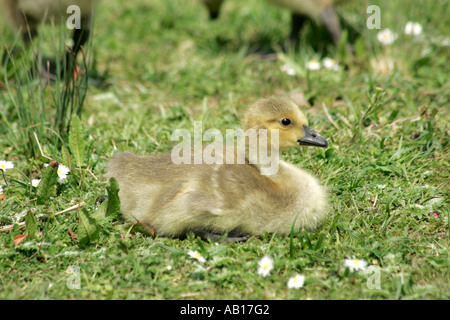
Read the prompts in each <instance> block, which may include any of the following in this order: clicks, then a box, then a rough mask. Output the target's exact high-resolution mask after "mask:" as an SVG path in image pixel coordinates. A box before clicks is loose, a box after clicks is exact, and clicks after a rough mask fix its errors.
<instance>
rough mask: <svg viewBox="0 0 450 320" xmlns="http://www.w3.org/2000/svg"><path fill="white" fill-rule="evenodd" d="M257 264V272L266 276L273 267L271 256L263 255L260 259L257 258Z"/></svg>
mask: <svg viewBox="0 0 450 320" xmlns="http://www.w3.org/2000/svg"><path fill="white" fill-rule="evenodd" d="M258 265H259V268H258V274H259V275H261V276H263V277H266V276H268V275H269V273H270V271H271V270H272V269H273V259H272V258H271V257H268V256H264V257H262V259H261V260H259V262H258Z"/></svg>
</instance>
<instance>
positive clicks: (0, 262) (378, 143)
mask: <svg viewBox="0 0 450 320" xmlns="http://www.w3.org/2000/svg"><path fill="white" fill-rule="evenodd" d="M404 3H405V2H404V1H394V2H392V1H376V3H371V4H377V5H379V6H380V8H381V19H382V23H381V27H382V28H389V29H391V30H392V31H394V32H396V33H398V38H397V40H396V41H395V42H394V43H393V44H392V45H391V46H382V45H381V44H379V43H378V42H377V40H376V33H377V32H378V30H369V29H367V28H366V19H367V17H368V15H367V14H366V11H365V10H366V7H364V6H361V5H359V3H358V2H357V1H354V2H350V3H348V4H345V5H343V6H340V7H339V9H338V11H339V13H340V14H341V15H342V16H343V17H344V18H345V20H346V21H347V22H348V23H349V24H350V25H351V26H353V27H354V28H355V29H357V30H358V31H359V32H360V33H361V38H360V39H359V40H356V43H355V57H354V58H351V57H349V56H348V55H346V54H345V53H343V52H342V51H338V52H336V51H335V50H334V49H333V48H331V47H330V46H328V45H327V42H323V43H319V45H318V48H317V50H318V51H315V50H313V49H312V48H311V45H310V43H308V41H310V40H311V39H315V36H314V35H313V34H312V32H313V30H314V27H313V26H312V25H308V26H307V27H306V29H305V30H304V34H303V36H304V37H303V38H302V39H303V40H301V43H300V48H299V49H298V50H297V51H288V52H286V53H282V52H281V51H280V50H279V49H280V48H281V46H282V44H283V42H284V39H285V38H286V36H287V34H288V32H289V12H288V11H286V10H284V9H281V8H277V7H274V6H270V5H269V4H266V3H265V2H259V1H256V0H253V1H247V2H245V4H241V3H240V2H239V1H234V0H229V1H228V2H227V3H226V4H225V6H224V8H223V9H224V10H223V13H222V16H221V17H220V19H219V20H217V21H209V20H208V19H207V13H206V10H205V9H204V8H203V7H202V6H201V4H193V3H192V2H190V1H187V0H171V1H144V0H139V1H132V2H130V1H129V2H123V1H108V3H106V2H104V3H103V2H102V3H100V5H99V6H98V9H97V12H96V16H95V28H94V30H95V31H94V34H93V38H92V44H91V48H90V50H91V53H92V55H93V60H95V65H94V66H92V67H91V70H90V72H91V73H90V75H91V78H90V79H89V87H88V91H87V95H86V97H85V100H84V104H83V111H82V113H81V124H82V130H81V132H78V133H77V136H78V138H79V137H80V135H82V139H81V140H83V141H84V148H81V149H83V150H82V158H81V159H80V153H79V152H77V151H75V150H74V148H73V146H74V145H72V146H71V145H70V143H69V142H68V140H67V139H65V138H62V139H63V140H64V142H63V147H62V148H58V147H57V146H56V145H55V144H54V143H53V141H54V140H52V139H46V138H45V134H44V133H40V134H39V136H38V138H39V139H38V140H39V141H40V142H41V148H42V152H43V154H44V155H46V156H47V157H49V158H51V160H57V161H59V162H61V163H63V164H66V165H69V164H68V163H67V162H71V161H72V162H73V164H72V165H71V169H72V170H71V172H70V174H69V177H68V179H67V181H66V182H65V183H64V184H58V188H57V190H56V191H55V193H54V194H53V195H52V196H51V197H50V199H48V200H46V201H44V204H43V205H38V204H37V200H36V191H35V189H33V188H31V187H30V186H29V184H28V183H29V182H30V181H31V179H33V178H35V177H36V178H41V177H42V175H43V171H44V166H43V164H44V163H48V162H50V161H51V160H50V159H48V158H45V157H42V156H41V153H40V152H36V153H35V156H30V155H28V154H27V153H26V148H24V145H26V144H27V143H35V145H34V147H33V148H35V150H38V149H36V147H37V144H36V141H37V140H36V139H31V140H27V139H28V135H29V134H32V133H33V132H32V129H33V128H30V127H27V128H24V127H23V125H22V122H21V119H20V114H19V113H18V112H17V109H16V108H15V107H14V106H15V104H14V103H15V101H16V100H17V97H18V95H21V96H22V97H26V96H28V95H32V94H33V90H34V89H32V88H33V87H32V85H33V84H29V87H27V86H21V87H19V88H18V89H17V90H9V91H8V90H7V89H6V88H7V85H11V86H12V85H14V84H15V83H17V81H18V80H15V78H14V75H12V74H11V70H8V69H7V67H6V66H2V68H3V71H6V72H9V73H7V75H6V77H4V78H3V80H1V81H2V82H1V83H0V88H3V89H0V90H1V91H0V123H1V125H0V137H1V139H0V160H2V159H4V160H9V161H13V163H14V169H10V170H8V171H6V172H5V178H4V179H3V177H0V178H1V179H0V180H1V181H0V184H1V185H2V187H3V189H4V196H5V197H4V199H3V202H2V203H1V204H0V227H1V226H4V225H10V224H14V223H16V222H17V223H18V222H21V221H25V219H27V217H28V219H31V218H30V215H29V214H28V213H29V212H31V213H32V214H31V216H34V217H35V220H37V221H36V225H37V228H38V230H37V232H36V235H35V237H34V239H32V240H30V239H29V238H32V237H31V236H30V237H27V238H26V239H25V240H24V241H23V242H22V243H20V244H19V245H17V246H14V244H13V242H14V237H16V236H17V235H22V234H26V233H30V231H32V230H29V229H30V228H28V230H27V229H19V228H18V227H17V226H16V227H15V228H14V229H13V230H11V231H8V232H0V273H1V275H2V276H1V277H0V298H2V299H306V298H311V299H449V298H450V285H449V283H450V281H449V280H450V258H449V214H450V212H449V209H448V206H449V192H448V189H449V183H448V179H449V174H450V173H449V156H448V152H449V144H448V143H449V126H448V125H449V109H448V106H449V92H450V82H449V81H448V74H449V71H450V70H449V67H448V60H449V55H448V46H449V44H448V43H449V38H448V34H449V31H450V30H449V26H448V23H445V22H446V21H447V20H448V19H447V18H446V16H445V12H448V6H449V5H448V3H446V2H444V1H420V2H418V3H417V4H416V5H415V6H414V7H410V6H406V5H405V4H404ZM407 21H417V22H419V23H421V24H422V26H423V27H424V30H423V34H422V35H421V36H418V37H413V36H406V35H404V34H403V26H404V25H405V24H406V22H407ZM45 30H51V28H49V27H46V29H45ZM322 31H323V30H322ZM49 32H51V31H49ZM318 32H319V33H320V32H321V30H320V28H319V30H318ZM322 33H323V32H322ZM322 33H320V34H322ZM2 39H5V41H14V39H15V38H14V34H12V33H11V32H10V31H7V30H5V31H4V33H3V38H2ZM43 41H44V43H50V44H51V43H52V40H51V39H50V40H43ZM45 41H47V42H45ZM18 45H20V44H18ZM256 47H260V48H266V49H269V48H272V49H274V50H275V52H277V59H263V58H261V57H260V56H258V55H254V54H249V52H252V51H253V50H254V48H256ZM325 56H329V57H333V58H335V59H336V60H337V61H338V62H339V64H340V69H339V70H338V71H336V72H335V71H331V70H327V69H324V68H322V69H321V70H318V71H309V70H306V69H305V67H304V66H305V64H306V62H307V61H309V60H311V59H318V60H320V59H322V58H323V57H325ZM284 64H289V65H290V66H291V67H292V68H293V69H294V70H295V71H296V72H297V75H295V76H290V75H287V74H286V73H285V72H283V71H281V70H280V67H281V66H282V65H284ZM96 73H97V75H98V74H103V75H107V78H106V81H98V78H95V77H94V75H95V74H96ZM34 88H38V87H34ZM39 88H42V87H39ZM35 90H38V89H35ZM42 90H43V91H42V92H41V91H39V95H36V99H37V101H35V103H36V105H43V106H45V107H46V108H47V109H45V110H50V111H49V114H50V115H51V110H52V108H56V106H57V104H56V102H55V100H52V99H49V97H52V96H54V95H56V94H58V92H60V91H58V90H60V87H58V86H47V87H45V88H44V89H42ZM273 94H282V95H290V96H292V97H294V98H296V99H298V101H301V102H302V109H303V110H304V111H305V112H306V113H307V114H308V115H309V120H310V125H311V127H312V128H314V129H315V130H316V131H317V132H319V133H320V134H321V135H322V136H324V137H326V138H327V139H328V141H329V144H330V147H329V148H328V149H327V150H326V151H325V150H317V149H292V150H289V151H288V152H285V154H284V157H285V158H286V159H287V160H289V161H291V162H293V163H295V164H296V165H298V166H299V167H303V168H305V169H307V170H309V171H310V172H313V173H314V174H315V175H317V176H318V177H319V178H320V179H321V181H322V182H323V184H325V185H326V186H327V187H328V188H329V190H330V203H331V208H330V215H329V217H328V218H327V220H326V221H325V223H324V225H323V226H322V227H321V228H320V229H319V230H317V231H316V232H313V233H309V234H308V233H305V232H295V233H293V234H292V235H291V236H290V237H282V236H280V235H276V234H275V235H273V234H264V235H262V236H261V237H253V238H250V239H249V240H248V241H247V242H245V243H240V244H226V243H221V244H216V243H209V242H202V241H199V240H198V239H196V238H195V237H194V236H193V235H190V236H189V237H188V238H187V239H186V240H176V239H164V238H158V237H157V238H155V239H154V238H152V237H150V236H145V235H144V234H142V233H139V232H136V233H134V232H132V230H131V226H130V224H128V223H127V222H125V221H123V220H121V219H115V220H114V221H112V222H111V223H109V224H108V225H106V226H105V225H103V226H101V228H100V230H101V232H100V233H99V234H98V236H97V238H96V239H93V241H92V242H91V243H90V244H87V245H82V244H81V243H80V241H79V240H74V239H72V237H71V234H70V233H69V230H71V231H73V233H75V234H76V235H77V236H79V235H80V233H81V227H80V222H79V219H80V215H81V213H80V212H81V211H71V212H68V213H65V214H60V215H56V216H55V213H56V212H59V211H61V210H64V209H66V208H68V207H71V206H73V205H74V204H77V203H80V202H85V203H87V205H86V206H85V207H84V208H85V210H86V211H85V213H87V214H88V215H89V214H92V212H94V210H96V209H95V202H96V199H97V197H98V196H99V195H102V194H105V193H106V187H107V182H106V181H104V180H103V179H102V174H103V173H104V169H105V165H106V162H107V160H108V159H109V158H110V156H111V155H112V154H113V153H115V152H117V151H116V150H115V149H116V148H117V149H119V150H130V151H134V152H137V153H141V154H154V153H162V152H167V151H169V150H170V149H171V146H173V143H171V141H170V136H171V132H172V131H173V130H175V129H178V128H184V129H188V130H192V123H193V121H195V120H203V130H206V129H208V128H218V129H221V130H225V129H227V128H236V127H238V126H239V115H240V112H241V111H242V110H243V108H244V107H245V106H246V105H247V104H248V103H251V102H252V101H254V100H255V99H257V98H259V97H263V96H268V95H273ZM14 99H16V100H14ZM30 112H31V111H30ZM52 120H53V119H52ZM35 121H41V120H39V119H38V120H35ZM5 124H8V125H5ZM30 125H32V124H30ZM18 132H19V133H20V134H18ZM24 133H27V134H24ZM74 136H75V134H74ZM32 137H33V136H32ZM29 141H31V142H29ZM75 146H79V145H75ZM75 149H76V148H75ZM78 151H80V150H78ZM6 183H7V185H6ZM189 250H198V251H199V252H200V253H201V254H202V255H203V256H204V257H205V258H206V263H203V264H202V263H200V262H197V261H196V260H193V259H192V258H190V257H189V256H188V254H187V252H188V251H189ZM264 255H268V256H270V257H272V258H273V259H274V269H273V270H272V271H271V273H270V275H269V276H267V277H265V278H263V277H261V276H259V275H258V274H257V268H258V261H259V260H260V259H261V258H262V257H263V256H264ZM352 257H356V258H359V259H364V260H365V261H367V262H368V264H369V265H370V266H374V267H375V269H373V270H377V272H379V275H380V278H379V287H377V288H374V289H370V288H369V286H368V280H370V279H372V278H370V276H371V274H369V273H365V274H364V273H358V272H350V271H349V270H348V269H346V268H345V267H344V260H345V259H346V258H352ZM71 266H77V267H79V270H80V273H79V274H73V273H70V272H69V271H68V270H70V267H71ZM168 266H171V268H168ZM297 273H300V274H303V275H305V277H306V280H305V284H304V286H303V288H301V289H298V290H294V289H290V290H289V289H288V288H287V282H288V279H289V278H290V277H292V276H294V275H295V274H297ZM77 276H79V278H78V280H79V281H80V282H79V283H80V289H69V287H68V281H71V280H73V279H77Z"/></svg>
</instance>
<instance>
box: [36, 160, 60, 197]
mask: <svg viewBox="0 0 450 320" xmlns="http://www.w3.org/2000/svg"><path fill="white" fill-rule="evenodd" d="M56 181H58V162H56V161H55V162H52V164H51V165H49V166H48V167H47V168H46V169H45V170H44V174H43V176H42V179H41V182H40V183H39V185H38V187H37V191H36V196H37V204H45V203H46V202H47V201H48V199H49V198H50V196H51V195H52V194H53V193H54V192H55V185H56Z"/></svg>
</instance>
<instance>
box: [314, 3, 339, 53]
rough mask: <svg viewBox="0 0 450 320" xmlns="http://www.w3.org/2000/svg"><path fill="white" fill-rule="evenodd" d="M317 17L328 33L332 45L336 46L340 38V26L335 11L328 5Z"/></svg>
mask: <svg viewBox="0 0 450 320" xmlns="http://www.w3.org/2000/svg"><path fill="white" fill-rule="evenodd" d="M319 17H320V20H322V23H323V24H324V26H325V28H326V29H327V31H328V33H329V34H330V36H331V39H332V40H333V44H334V46H335V47H336V48H337V47H338V46H339V40H340V39H341V26H340V24H339V19H338V16H337V14H336V12H335V11H334V9H333V7H332V6H329V7H327V8H326V9H325V10H323V11H322V12H321V13H320V15H319Z"/></svg>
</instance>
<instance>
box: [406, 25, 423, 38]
mask: <svg viewBox="0 0 450 320" xmlns="http://www.w3.org/2000/svg"><path fill="white" fill-rule="evenodd" d="M421 33H422V26H421V25H420V23H417V22H411V21H409V22H407V23H406V26H405V34H409V35H413V36H418V35H419V34H421Z"/></svg>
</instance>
